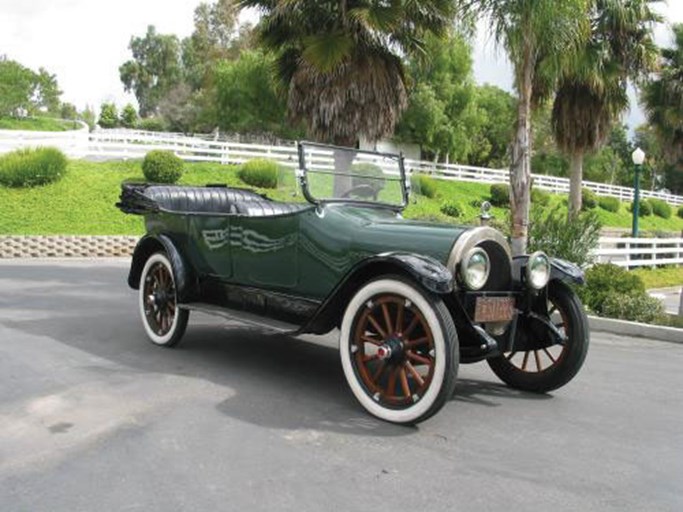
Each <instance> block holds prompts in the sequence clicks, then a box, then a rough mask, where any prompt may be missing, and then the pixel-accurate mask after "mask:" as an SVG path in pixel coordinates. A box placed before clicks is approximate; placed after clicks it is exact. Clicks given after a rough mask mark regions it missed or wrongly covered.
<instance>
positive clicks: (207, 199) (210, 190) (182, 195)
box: [144, 185, 263, 213]
mask: <svg viewBox="0 0 683 512" xmlns="http://www.w3.org/2000/svg"><path fill="white" fill-rule="evenodd" d="M144 193H145V196H147V197H148V198H150V199H151V200H153V201H154V202H156V203H157V204H158V205H159V206H160V207H161V208H163V209H164V210H170V211H174V212H187V213H190V212H198V213H212V212H215V213H237V209H236V207H235V203H236V202H238V201H253V200H261V201H263V197H262V196H260V195H258V194H256V193H255V192H251V191H250V190H241V189H235V188H223V187H175V186H162V185H154V186H151V187H147V188H146V189H145V192H144Z"/></svg>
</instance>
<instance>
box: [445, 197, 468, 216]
mask: <svg viewBox="0 0 683 512" xmlns="http://www.w3.org/2000/svg"><path fill="white" fill-rule="evenodd" d="M440 209H441V213H443V214H444V215H448V216H449V217H462V215H463V214H464V213H465V208H463V206H462V204H460V203H458V202H456V201H453V200H449V201H444V202H443V203H441V208H440Z"/></svg>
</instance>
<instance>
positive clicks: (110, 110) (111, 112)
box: [97, 103, 119, 128]
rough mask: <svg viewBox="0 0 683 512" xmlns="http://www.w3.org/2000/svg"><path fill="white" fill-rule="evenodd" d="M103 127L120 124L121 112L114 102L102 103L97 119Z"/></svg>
mask: <svg viewBox="0 0 683 512" xmlns="http://www.w3.org/2000/svg"><path fill="white" fill-rule="evenodd" d="M97 124H99V125H100V126H101V127H102V128H116V127H117V126H118V125H119V113H118V111H117V110H116V105H114V104H113V103H102V105H101V106H100V116H99V119H98V121H97Z"/></svg>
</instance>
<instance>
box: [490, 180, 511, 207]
mask: <svg viewBox="0 0 683 512" xmlns="http://www.w3.org/2000/svg"><path fill="white" fill-rule="evenodd" d="M490 192H491V204H492V205H493V206H498V207H506V206H510V185H505V184H503V183H495V184H493V185H491V188H490Z"/></svg>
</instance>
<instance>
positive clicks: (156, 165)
mask: <svg viewBox="0 0 683 512" xmlns="http://www.w3.org/2000/svg"><path fill="white" fill-rule="evenodd" d="M142 173H143V174H144V175H145V179H147V181H150V182H152V183H175V182H177V181H178V180H179V179H180V177H181V176H182V174H183V161H182V160H181V159H180V158H178V157H177V156H176V155H174V154H173V153H172V152H171V151H161V150H155V151H150V152H149V153H147V155H146V156H145V159H144V160H143V161H142Z"/></svg>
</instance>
